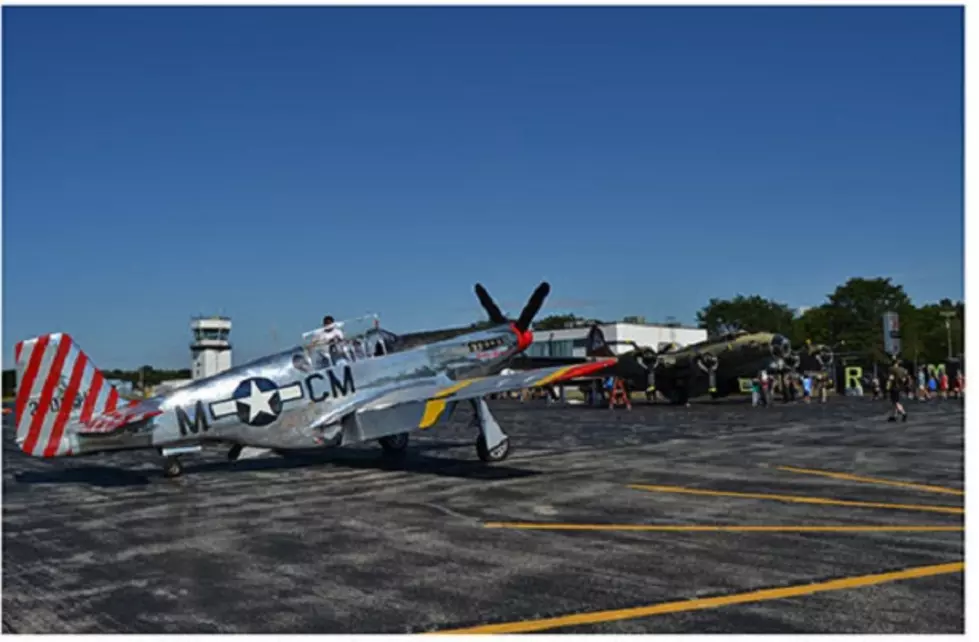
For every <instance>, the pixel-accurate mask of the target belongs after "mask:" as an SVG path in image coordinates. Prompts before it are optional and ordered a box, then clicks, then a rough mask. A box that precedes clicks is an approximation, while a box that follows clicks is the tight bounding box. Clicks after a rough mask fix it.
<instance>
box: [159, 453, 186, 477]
mask: <svg viewBox="0 0 979 642" xmlns="http://www.w3.org/2000/svg"><path fill="white" fill-rule="evenodd" d="M183 472H184V465H183V464H181V463H180V460H179V459H177V458H176V457H167V460H166V463H164V464H163V476H164V477H171V478H172V477H180V475H182V474H183Z"/></svg>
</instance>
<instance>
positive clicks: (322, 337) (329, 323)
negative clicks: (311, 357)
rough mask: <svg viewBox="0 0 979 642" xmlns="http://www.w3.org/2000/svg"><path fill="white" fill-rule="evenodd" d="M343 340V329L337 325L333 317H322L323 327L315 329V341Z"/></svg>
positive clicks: (331, 341)
mask: <svg viewBox="0 0 979 642" xmlns="http://www.w3.org/2000/svg"><path fill="white" fill-rule="evenodd" d="M337 341H343V330H341V329H340V328H338V327H337V325H336V323H335V322H334V320H333V317H331V316H329V315H327V316H325V317H323V327H322V328H320V329H319V330H317V331H316V343H324V344H327V345H328V344H331V343H335V342H337Z"/></svg>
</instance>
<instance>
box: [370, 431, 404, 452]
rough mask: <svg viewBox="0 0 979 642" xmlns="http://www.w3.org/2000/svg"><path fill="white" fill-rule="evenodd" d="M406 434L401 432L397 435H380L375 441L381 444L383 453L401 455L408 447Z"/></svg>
mask: <svg viewBox="0 0 979 642" xmlns="http://www.w3.org/2000/svg"><path fill="white" fill-rule="evenodd" d="M408 436H409V434H408V433H406V432H403V433H401V434H399V435H388V436H387V437H381V438H380V439H378V440H377V442H378V443H379V444H381V448H383V449H384V454H385V455H403V454H404V453H405V451H406V450H407V449H408Z"/></svg>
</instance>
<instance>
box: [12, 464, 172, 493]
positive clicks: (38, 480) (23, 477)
mask: <svg viewBox="0 0 979 642" xmlns="http://www.w3.org/2000/svg"><path fill="white" fill-rule="evenodd" d="M152 474H153V472H152V471H146V470H133V469H130V468H126V467H125V464H123V465H122V466H118V467H117V466H91V465H88V466H72V467H70V468H52V469H51V470H28V471H24V472H19V473H14V481H16V482H17V483H18V484H30V485H34V484H86V485H90V486H98V487H100V488H119V487H126V486H146V485H148V484H149V483H150V476H151V475H152Z"/></svg>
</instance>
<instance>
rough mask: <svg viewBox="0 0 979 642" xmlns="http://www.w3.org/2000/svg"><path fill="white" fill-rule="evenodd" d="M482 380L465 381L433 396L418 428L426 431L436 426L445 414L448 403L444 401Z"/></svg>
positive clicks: (426, 405)
mask: <svg viewBox="0 0 979 642" xmlns="http://www.w3.org/2000/svg"><path fill="white" fill-rule="evenodd" d="M480 379H481V377H477V378H475V379H463V380H462V381H459V382H456V383H454V384H452V385H451V386H449V387H447V388H443V389H442V390H439V391H438V392H436V393H435V394H434V395H432V398H431V399H430V400H429V401H428V402H427V403H426V404H425V413H424V414H423V415H422V420H421V422H420V423H419V424H418V427H419V428H422V429H425V428H431V427H432V426H434V425H435V422H436V421H438V419H439V417H441V416H442V413H443V412H445V405H446V402H445V401H443V399H444V398H445V397H448V396H450V395H452V394H455V393H456V392H459V391H460V390H462V389H463V388H465V387H466V386H468V385H470V384H472V383H474V382H476V381H479V380H480Z"/></svg>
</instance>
